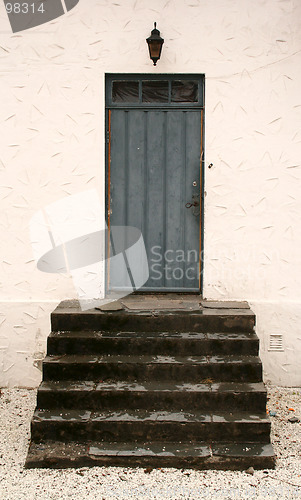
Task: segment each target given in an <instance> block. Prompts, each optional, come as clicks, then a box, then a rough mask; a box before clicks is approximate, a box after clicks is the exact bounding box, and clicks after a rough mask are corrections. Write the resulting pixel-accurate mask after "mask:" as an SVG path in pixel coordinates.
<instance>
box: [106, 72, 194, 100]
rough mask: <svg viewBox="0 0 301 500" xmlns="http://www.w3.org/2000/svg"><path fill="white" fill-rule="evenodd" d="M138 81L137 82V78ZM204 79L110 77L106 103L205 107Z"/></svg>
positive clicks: (154, 76) (185, 76)
mask: <svg viewBox="0 0 301 500" xmlns="http://www.w3.org/2000/svg"><path fill="white" fill-rule="evenodd" d="M135 77H136V78H135ZM203 86H204V77H203V75H160V76H159V75H130V77H129V79H127V78H126V75H123V77H122V76H121V75H120V76H119V75H118V76H115V77H114V75H110V77H109V79H108V80H107V89H106V90H107V103H108V104H110V103H111V105H113V106H114V105H116V106H127V105H130V106H135V105H140V106H141V105H142V106H143V105H146V106H149V105H159V106H160V105H161V106H162V105H163V106H164V104H165V105H172V106H176V107H178V106H180V107H181V105H182V106H183V105H184V106H185V105H186V106H187V105H188V106H191V105H192V106H198V107H200V106H203Z"/></svg>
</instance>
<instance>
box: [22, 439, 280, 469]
mask: <svg viewBox="0 0 301 500" xmlns="http://www.w3.org/2000/svg"><path fill="white" fill-rule="evenodd" d="M123 459H124V461H123ZM97 463H99V464H103V465H106V466H108V465H123V466H133V465H135V466H145V465H152V466H154V467H183V466H186V467H189V465H190V466H193V467H194V468H199V469H216V468H221V469H237V468H241V469H245V468H246V466H253V467H254V468H257V469H258V468H267V467H271V468H273V467H274V466H275V455H274V452H273V449H272V446H271V445H270V444H267V443H248V442H246V443H235V444H233V443H229V444H227V443H214V444H213V445H210V444H209V443H206V442H199V443H197V444H195V443H189V442H188V443H183V442H182V443H178V442H176V443H171V442H164V443H162V442H161V443H160V442H155V443H120V442H118V443H111V442H110V443H106V442H93V443H78V442H74V441H73V442H69V443H63V442H57V441H46V442H43V443H31V445H30V449H29V454H28V457H27V461H26V467H27V468H30V467H36V466H37V464H38V465H39V467H47V466H48V467H54V468H58V467H68V466H69V467H70V466H71V467H72V466H73V467H74V466H76V465H77V466H83V465H97Z"/></svg>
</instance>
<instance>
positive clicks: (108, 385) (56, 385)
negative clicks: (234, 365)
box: [38, 380, 266, 394]
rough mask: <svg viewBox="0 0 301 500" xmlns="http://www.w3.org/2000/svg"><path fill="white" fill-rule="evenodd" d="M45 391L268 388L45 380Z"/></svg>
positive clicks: (259, 388)
mask: <svg viewBox="0 0 301 500" xmlns="http://www.w3.org/2000/svg"><path fill="white" fill-rule="evenodd" d="M38 390H39V391H40V392H43V391H65V392H68V391H96V390H97V391H106V392H111V391H120V392H124V391H133V392H135V391H137V392H148V391H154V392H166V391H169V392H178V391H183V392H189V391H192V392H254V391H256V392H258V391H259V392H263V393H265V394H266V388H265V386H264V383H263V382H253V383H244V382H219V383H212V382H204V383H198V384H197V383H177V382H165V381H144V382H139V383H137V382H126V381H110V382H108V381H106V382H102V381H99V382H96V381H89V380H87V381H74V380H63V381H61V380H60V381H56V380H54V381H52V380H49V381H47V380H44V381H43V382H42V383H41V385H40V387H39V389H38Z"/></svg>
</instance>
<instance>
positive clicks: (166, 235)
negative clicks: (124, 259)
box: [106, 75, 204, 292]
mask: <svg viewBox="0 0 301 500" xmlns="http://www.w3.org/2000/svg"><path fill="white" fill-rule="evenodd" d="M203 86H204V79H203V77H202V76H196V75H168V76H167V75H118V76H117V75H109V76H108V77H107V82H106V102H107V109H108V111H107V141H108V148H107V149H108V154H107V157H108V165H107V209H108V226H109V227H111V228H112V227H113V226H133V227H136V228H138V229H139V230H140V231H141V232H142V235H143V239H144V244H145V247H146V252H147V257H148V265H149V279H148V281H147V282H146V283H145V284H144V286H143V287H142V290H145V291H166V292H167V291H177V292H181V291H183V292H184V291H199V290H200V287H201V272H200V271H201V249H202V248H201V241H202V238H201V237H202V220H203V217H202V193H203V191H202V156H203V155H202V147H203V146H202V135H203V94H204V88H203ZM108 284H109V287H110V286H113V284H112V283H110V279H109V283H108Z"/></svg>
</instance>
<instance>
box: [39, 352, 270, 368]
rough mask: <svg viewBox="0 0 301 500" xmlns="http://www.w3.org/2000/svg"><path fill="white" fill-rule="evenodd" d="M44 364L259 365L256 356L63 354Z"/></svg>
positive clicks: (48, 358)
mask: <svg viewBox="0 0 301 500" xmlns="http://www.w3.org/2000/svg"><path fill="white" fill-rule="evenodd" d="M44 363H48V364H52V363H60V364H66V365H67V364H79V363H83V364H97V363H102V364H105V363H108V364H109V363H120V364H121V363H127V364H134V365H138V364H140V365H141V364H160V363H161V364H168V363H170V364H185V365H186V364H217V363H218V364H219V363H223V364H226V363H228V364H243V363H255V364H261V360H260V358H259V357H258V356H252V355H247V356H246V355H216V356H193V355H192V356H162V355H141V356H137V355H124V354H121V355H118V354H112V355H94V354H63V355H51V356H49V355H48V356H46V357H45V359H44Z"/></svg>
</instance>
